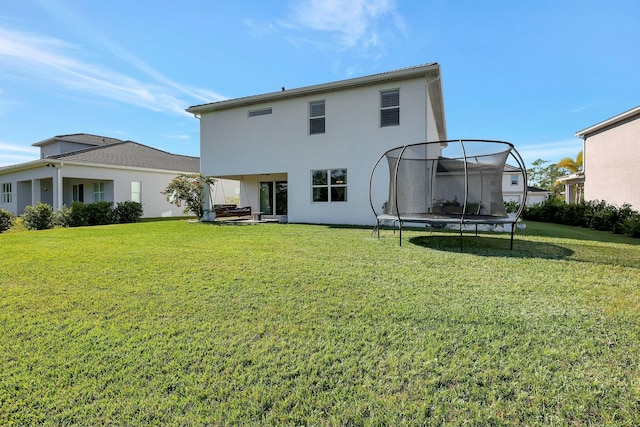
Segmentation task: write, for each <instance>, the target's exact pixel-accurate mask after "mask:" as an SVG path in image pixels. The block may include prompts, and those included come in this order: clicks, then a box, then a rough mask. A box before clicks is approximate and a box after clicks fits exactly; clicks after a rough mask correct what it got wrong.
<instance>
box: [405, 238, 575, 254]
mask: <svg viewBox="0 0 640 427" xmlns="http://www.w3.org/2000/svg"><path fill="white" fill-rule="evenodd" d="M409 242H410V243H412V244H414V245H417V246H422V247H425V248H429V249H434V250H438V251H445V252H458V253H460V236H459V235H431V236H416V237H411V238H409ZM462 252H463V253H467V254H473V255H479V256H503V257H511V258H544V259H567V258H570V257H571V256H572V255H573V254H574V251H572V250H571V249H568V248H564V247H562V246H557V245H552V244H549V243H543V242H532V241H529V240H521V239H518V237H517V236H516V237H515V238H514V240H513V250H510V249H509V238H506V239H505V238H501V237H491V236H488V235H485V234H481V235H478V236H473V235H464V236H463V237H462Z"/></svg>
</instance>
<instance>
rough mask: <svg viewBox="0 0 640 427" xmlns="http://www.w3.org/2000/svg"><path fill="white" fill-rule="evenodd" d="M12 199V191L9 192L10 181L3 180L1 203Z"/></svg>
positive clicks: (9, 201)
mask: <svg viewBox="0 0 640 427" xmlns="http://www.w3.org/2000/svg"><path fill="white" fill-rule="evenodd" d="M12 200H13V193H12V192H11V183H10V182H5V183H3V184H2V203H11V202H12Z"/></svg>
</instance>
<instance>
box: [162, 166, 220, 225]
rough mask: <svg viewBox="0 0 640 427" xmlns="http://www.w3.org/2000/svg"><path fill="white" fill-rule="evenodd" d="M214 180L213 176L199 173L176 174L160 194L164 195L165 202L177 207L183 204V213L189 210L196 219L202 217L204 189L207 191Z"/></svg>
mask: <svg viewBox="0 0 640 427" xmlns="http://www.w3.org/2000/svg"><path fill="white" fill-rule="evenodd" d="M215 182H216V180H215V178H211V177H208V176H204V175H203V174H201V173H199V174H197V173H194V174H183V175H178V176H176V177H175V178H174V179H173V180H171V182H170V183H169V185H167V188H166V189H165V190H164V192H163V193H162V194H164V195H165V196H166V198H167V202H170V203H173V204H174V205H176V206H178V207H181V206H182V205H183V204H184V206H185V208H184V213H188V212H191V213H193V214H194V215H195V216H196V217H197V218H198V219H202V217H203V216H204V206H203V204H204V199H205V194H206V193H205V191H209V187H210V186H211V185H213V184H215Z"/></svg>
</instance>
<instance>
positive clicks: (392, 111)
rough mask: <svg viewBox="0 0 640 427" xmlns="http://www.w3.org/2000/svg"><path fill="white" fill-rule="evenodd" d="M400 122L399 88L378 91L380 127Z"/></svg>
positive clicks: (395, 124)
mask: <svg viewBox="0 0 640 427" xmlns="http://www.w3.org/2000/svg"><path fill="white" fill-rule="evenodd" d="M399 124H400V90H398V89H396V90H387V91H384V92H380V127H385V126H398V125H399Z"/></svg>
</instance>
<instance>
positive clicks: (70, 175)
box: [0, 134, 200, 217]
mask: <svg viewBox="0 0 640 427" xmlns="http://www.w3.org/2000/svg"><path fill="white" fill-rule="evenodd" d="M33 145H34V146H36V147H40V154H41V156H40V157H41V158H40V159H39V160H34V161H31V162H26V163H21V164H17V165H11V166H5V167H2V168H0V190H1V194H0V207H1V208H3V209H6V210H8V211H10V212H12V213H14V214H16V215H20V214H22V213H23V212H24V208H25V207H26V206H28V205H35V204H37V203H46V204H49V205H51V206H52V207H53V208H54V209H59V208H61V207H62V206H63V205H66V206H71V204H72V203H73V202H74V201H78V202H84V203H92V202H97V201H109V202H122V201H126V200H132V201H136V202H140V203H142V205H143V211H144V213H143V215H144V216H145V217H168V216H183V215H184V213H183V212H182V211H183V208H180V207H177V206H175V205H173V204H171V203H169V202H167V201H166V198H165V196H164V195H163V194H162V191H164V189H165V188H166V186H167V185H168V184H169V182H170V181H171V180H172V179H173V178H175V176H176V175H178V174H182V173H198V171H199V168H200V164H199V158H198V157H191V156H182V155H177V154H171V153H167V152H165V151H161V150H158V149H155V148H152V147H148V146H146V145H143V144H139V143H137V142H133V141H121V140H119V139H115V138H108V137H103V136H98V135H90V134H73V135H60V136H55V137H53V138H49V139H46V140H44V141H40V142H37V143H35V144H33Z"/></svg>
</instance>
